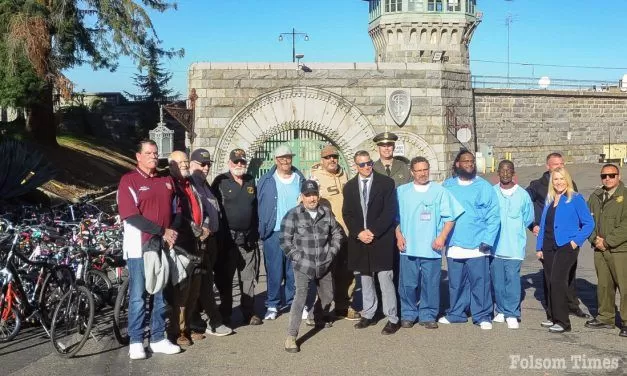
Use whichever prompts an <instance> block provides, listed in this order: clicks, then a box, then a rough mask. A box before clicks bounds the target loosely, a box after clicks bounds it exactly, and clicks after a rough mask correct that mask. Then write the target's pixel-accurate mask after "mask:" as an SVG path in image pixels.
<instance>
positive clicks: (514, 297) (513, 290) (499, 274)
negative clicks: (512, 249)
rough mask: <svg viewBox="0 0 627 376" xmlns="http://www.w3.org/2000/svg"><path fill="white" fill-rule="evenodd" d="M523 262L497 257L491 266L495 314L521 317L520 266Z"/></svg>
mask: <svg viewBox="0 0 627 376" xmlns="http://www.w3.org/2000/svg"><path fill="white" fill-rule="evenodd" d="M521 264H522V260H513V259H503V258H499V257H495V258H494V259H493V260H492V264H491V265H490V272H491V274H492V286H493V287H494V300H495V303H496V307H495V313H502V314H503V315H504V316H505V317H506V318H507V317H515V318H519V317H520V298H521V289H520V288H521V286H520V265H521Z"/></svg>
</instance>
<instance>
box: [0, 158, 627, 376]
mask: <svg viewBox="0 0 627 376" xmlns="http://www.w3.org/2000/svg"><path fill="white" fill-rule="evenodd" d="M599 170H600V168H599V166H598V165H585V166H572V172H573V175H574V176H575V180H576V182H577V184H578V186H579V187H580V190H581V191H582V193H584V194H585V195H586V196H587V195H589V194H590V192H591V191H592V190H593V189H594V186H595V185H597V184H598V181H599V178H598V174H599ZM541 172H542V168H524V169H523V168H521V169H519V171H518V173H519V179H520V183H521V185H523V186H526V185H527V183H528V182H529V181H530V179H531V178H532V177H536V176H538V175H539V174H540V173H541ZM489 178H490V176H489ZM529 240H530V241H529V244H528V252H527V259H526V260H525V263H524V264H523V269H522V276H523V277H522V278H523V286H524V290H525V296H524V301H523V318H522V324H521V328H520V329H519V330H516V331H513V330H508V329H507V328H506V327H505V326H504V325H503V324H495V325H494V329H493V330H491V331H482V330H480V329H479V328H478V327H477V326H474V325H472V324H471V323H467V324H457V325H451V326H441V327H440V329H438V330H426V329H423V328H421V327H418V326H416V327H415V328H413V329H401V330H400V331H399V332H398V333H397V334H396V335H394V336H382V335H381V334H380V330H381V329H382V328H383V325H384V324H385V321H384V320H383V321H380V322H379V324H378V325H377V326H376V327H372V328H369V329H365V330H360V331H357V330H355V329H354V328H353V323H352V322H349V321H345V320H344V321H339V322H336V323H335V325H334V326H333V327H332V328H329V329H324V330H322V331H317V330H310V328H308V327H305V326H304V325H303V327H302V332H301V336H302V337H301V339H300V341H301V352H300V353H299V354H288V353H286V352H285V351H284V350H283V341H284V338H285V337H284V336H285V330H286V327H287V319H288V318H287V315H283V316H280V317H279V319H278V320H276V321H269V322H266V323H264V324H263V325H261V326H257V327H240V328H236V334H234V335H232V336H229V337H223V338H215V337H211V338H207V339H205V340H203V341H200V342H198V343H196V344H194V345H193V346H191V347H190V348H189V349H188V350H187V351H185V352H184V353H182V354H179V355H173V356H159V355H157V356H154V357H152V358H149V359H148V360H143V361H132V362H131V361H129V360H128V356H127V349H126V348H121V347H120V346H119V345H117V343H116V342H115V340H114V339H113V338H112V334H111V330H110V328H109V324H108V322H109V320H110V313H108V314H105V315H103V316H101V317H100V319H99V325H98V330H97V331H96V332H97V333H96V338H97V339H98V341H96V340H95V339H90V340H89V341H88V343H87V345H86V347H85V348H84V349H83V350H82V351H81V352H80V353H79V356H78V357H77V358H75V359H70V360H66V359H61V358H60V357H58V356H57V355H56V354H53V353H52V352H51V351H52V348H51V345H50V343H49V341H48V339H47V338H45V337H43V336H42V332H41V331H39V330H37V329H36V328H31V329H29V330H25V331H23V332H22V333H21V334H20V335H19V336H18V338H17V339H16V340H14V341H13V342H11V343H8V344H2V345H0V375H37V376H41V375H46V374H50V375H120V374H128V375H142V374H148V373H155V372H158V373H164V374H174V375H182V374H185V375H242V374H252V375H257V374H269V375H288V374H296V375H300V374H315V375H347V374H350V375H360V374H367V375H375V374H378V375H381V374H387V375H409V374H414V375H425V374H434V375H448V376H452V375H469V374H489V375H503V374H509V373H518V374H530V375H557V374H573V375H580V374H581V375H584V374H615V375H617V374H627V339H625V338H620V337H618V335H617V334H618V330H592V329H587V328H585V327H584V326H583V324H584V320H582V319H578V318H573V331H572V332H571V333H567V334H564V335H556V334H550V333H548V332H547V330H546V329H543V328H541V327H540V325H539V323H540V321H542V319H544V311H543V309H542V306H541V304H540V303H539V298H540V294H541V291H542V288H541V284H540V283H541V282H540V279H539V278H540V273H541V269H540V267H539V264H538V262H537V261H536V260H535V255H534V253H533V246H534V244H535V239H531V238H530V239H529ZM577 277H578V279H577V286H578V291H579V294H580V297H581V299H582V308H583V309H584V310H585V311H590V312H593V313H594V312H595V310H596V298H595V290H596V277H595V274H594V265H593V262H592V255H591V250H590V248H589V247H588V246H586V247H584V248H583V249H582V252H581V253H580V257H579V269H578V276H577ZM264 282H265V281H264V280H263V277H262V281H261V284H260V286H259V290H260V291H262V290H264V289H265V283H264ZM443 282H444V284H443V286H446V285H445V283H446V281H443ZM444 290H445V289H444Z"/></svg>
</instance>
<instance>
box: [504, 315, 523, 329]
mask: <svg viewBox="0 0 627 376" xmlns="http://www.w3.org/2000/svg"><path fill="white" fill-rule="evenodd" d="M506 321H507V327H508V328H509V329H518V328H520V325H519V324H518V319H517V318H515V317H508V318H507V319H506Z"/></svg>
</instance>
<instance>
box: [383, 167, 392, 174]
mask: <svg viewBox="0 0 627 376" xmlns="http://www.w3.org/2000/svg"><path fill="white" fill-rule="evenodd" d="M385 173H386V174H388V176H390V175H391V174H392V171H390V165H385Z"/></svg>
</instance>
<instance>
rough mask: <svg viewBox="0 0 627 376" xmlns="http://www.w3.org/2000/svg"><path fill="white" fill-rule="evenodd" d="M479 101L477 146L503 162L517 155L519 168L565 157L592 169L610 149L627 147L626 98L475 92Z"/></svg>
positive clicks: (592, 94) (597, 94)
mask: <svg viewBox="0 0 627 376" xmlns="http://www.w3.org/2000/svg"><path fill="white" fill-rule="evenodd" d="M474 100H475V116H476V130H477V141H478V143H479V144H486V145H488V146H491V147H492V148H493V152H494V156H495V158H497V160H498V159H502V158H504V157H505V153H506V152H511V153H512V158H513V160H514V163H516V165H521V166H532V165H542V164H544V163H545V157H546V155H547V154H549V153H551V152H560V153H562V154H563V155H564V156H565V157H566V159H567V161H568V162H569V163H591V162H597V161H598V160H599V154H601V153H603V146H604V145H607V144H608V143H610V142H611V144H619V145H621V144H622V145H624V144H626V143H627V127H626V125H627V94H626V93H620V92H617V93H607V92H592V91H590V92H588V91H586V92H577V91H546V90H505V89H475V90H474ZM479 149H481V148H479Z"/></svg>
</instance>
